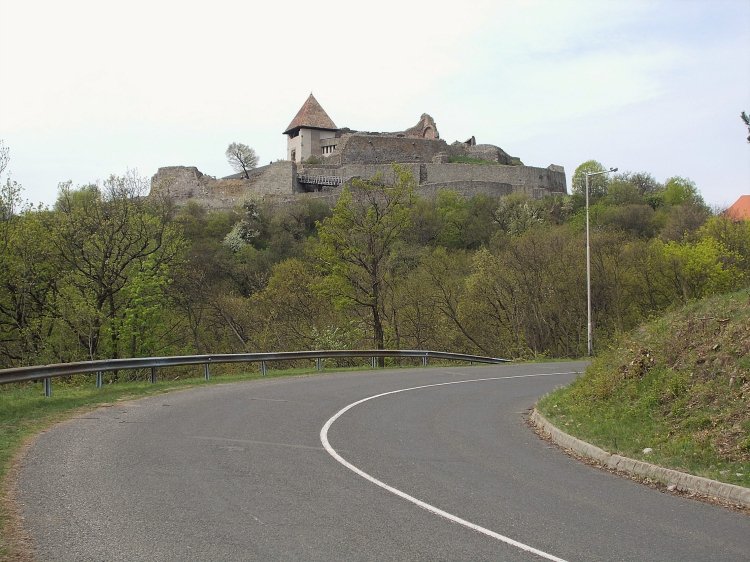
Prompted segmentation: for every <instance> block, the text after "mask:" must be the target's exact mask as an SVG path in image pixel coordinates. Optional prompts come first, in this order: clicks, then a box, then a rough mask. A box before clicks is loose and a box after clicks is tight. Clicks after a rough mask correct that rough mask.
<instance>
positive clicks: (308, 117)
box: [284, 94, 338, 162]
mask: <svg viewBox="0 0 750 562" xmlns="http://www.w3.org/2000/svg"><path fill="white" fill-rule="evenodd" d="M336 131H338V127H336V125H334V124H333V121H331V118H330V117H328V114H327V113H326V112H325V110H324V109H323V108H322V107H321V106H320V104H319V103H318V100H316V99H315V98H314V97H313V95H312V94H310V97H309V98H307V101H306V102H305V103H304V104H303V105H302V108H301V109H300V110H299V111H298V112H297V115H296V116H295V117H294V119H292V122H291V123H289V126H288V127H287V128H286V131H284V134H285V135H287V149H286V158H287V160H291V161H292V162H302V161H303V160H306V159H308V158H310V156H316V157H325V156H327V155H328V154H330V153H331V152H333V150H334V149H335V148H336V143H337V142H338V139H337V138H336Z"/></svg>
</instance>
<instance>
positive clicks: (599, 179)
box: [572, 160, 610, 201]
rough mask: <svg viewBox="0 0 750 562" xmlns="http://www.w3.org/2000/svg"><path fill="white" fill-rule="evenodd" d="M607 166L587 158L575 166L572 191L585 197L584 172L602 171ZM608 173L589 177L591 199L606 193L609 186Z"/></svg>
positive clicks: (594, 199)
mask: <svg viewBox="0 0 750 562" xmlns="http://www.w3.org/2000/svg"><path fill="white" fill-rule="evenodd" d="M606 169H607V168H605V167H604V166H602V165H601V164H600V163H599V162H597V161H596V160H587V161H586V162H584V163H583V164H581V165H580V166H578V167H577V168H576V171H575V172H574V173H573V180H572V182H573V193H575V194H578V195H580V196H582V197H586V174H587V173H589V174H591V173H595V172H604V171H606ZM609 182H610V180H609V174H599V175H596V176H592V177H590V178H589V197H590V198H591V199H592V200H593V201H597V200H598V199H601V198H602V197H604V196H605V195H607V188H608V187H609Z"/></svg>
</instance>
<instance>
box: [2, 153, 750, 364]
mask: <svg viewBox="0 0 750 562" xmlns="http://www.w3.org/2000/svg"><path fill="white" fill-rule="evenodd" d="M4 154H5V156H6V157H7V151H6V152H5V153H4ZM2 164H3V167H5V165H7V158H6V160H5V161H4V162H3V163H2ZM395 170H396V172H397V176H398V178H399V179H398V182H397V184H396V185H395V186H387V185H384V184H383V183H382V182H381V181H380V179H379V178H378V177H375V178H372V179H371V180H369V181H361V180H353V181H352V183H351V185H347V186H345V187H344V188H343V190H342V193H341V196H340V198H339V200H338V202H337V203H336V205H335V206H333V207H331V206H330V205H329V204H327V203H326V202H325V201H323V200H321V199H316V198H315V197H314V196H310V197H307V198H305V197H301V198H300V199H299V200H297V201H295V202H294V203H292V204H287V205H278V204H274V203H273V202H267V201H263V200H250V199H248V200H245V201H243V202H242V204H241V205H239V206H238V207H237V208H235V209H234V210H232V211H209V210H207V209H205V208H201V207H199V206H198V205H195V204H188V205H187V206H184V207H182V208H175V207H174V205H173V204H172V203H171V201H170V199H169V196H168V194H167V190H166V189H152V190H151V189H150V187H151V186H150V182H149V181H148V180H146V179H145V178H141V177H139V176H138V175H137V174H136V173H131V172H129V173H126V174H125V175H124V176H111V177H110V178H109V179H107V180H106V181H103V182H100V183H98V184H92V185H84V186H76V187H74V186H73V185H72V184H71V183H70V182H67V183H63V184H60V186H59V189H58V197H57V200H56V202H55V204H54V205H53V206H52V207H51V208H49V207H44V206H33V205H30V204H28V203H24V202H23V200H22V194H23V192H22V189H21V186H19V185H18V184H16V183H15V182H12V181H11V180H10V178H9V177H6V179H5V181H4V183H3V184H2V186H0V187H1V188H2V192H1V193H0V260H1V261H0V287H1V289H0V366H1V367H14V366H23V365H39V364H47V363H65V362H71V361H84V360H93V359H111V358H118V357H144V356H165V355H184V354H205V353H238V352H261V351H287V350H313V349H358V348H362V349H369V348H388V349H390V348H393V349H430V350H438V351H457V352H465V353H475V354H481V355H489V356H494V357H503V358H510V359H519V358H522V359H529V358H541V357H544V358H563V357H580V356H583V355H585V354H586V348H587V320H586V242H585V235H586V230H585V225H586V222H585V198H584V187H583V178H584V173H585V172H592V171H603V170H605V168H604V167H603V166H602V165H601V164H599V163H598V162H596V161H593V160H592V161H588V162H585V163H583V164H581V166H579V167H578V169H577V170H576V172H575V174H574V176H573V182H572V183H573V189H572V193H571V194H570V195H566V196H563V197H550V198H547V199H544V200H541V201H540V200H534V199H530V198H528V197H526V196H524V195H522V194H513V195H510V196H507V197H501V198H492V197H488V196H482V195H477V196H474V197H472V198H468V199H467V198H464V197H462V196H461V195H460V194H459V193H456V192H454V191H443V192H441V193H440V194H439V195H438V197H437V198H436V199H435V200H431V199H427V198H424V197H420V196H419V195H418V192H417V190H416V188H415V183H414V179H413V178H412V177H410V176H409V174H407V173H406V172H405V171H404V170H402V169H400V168H398V167H397V166H396V167H395ZM0 172H2V170H0ZM592 180H593V181H592V182H591V187H590V194H591V206H590V217H591V268H592V270H591V278H592V307H593V317H594V346H595V349H603V348H604V347H605V346H607V345H608V343H609V342H612V341H614V338H616V337H617V336H618V334H621V333H623V332H626V331H628V330H630V329H632V328H634V327H635V326H636V325H638V324H639V323H640V322H642V321H643V320H645V319H647V318H649V317H651V316H654V315H659V314H662V313H663V312H664V311H665V310H667V309H669V308H670V307H673V306H677V305H680V304H682V303H685V302H687V301H690V300H692V299H700V298H703V297H706V296H708V295H711V294H717V293H724V292H727V291H732V290H736V289H738V288H742V287H745V286H747V285H748V283H750V221H740V222H733V221H731V220H728V219H726V218H724V217H722V216H721V215H720V214H719V213H718V212H716V211H714V210H712V209H710V208H709V207H708V206H707V205H706V204H705V203H704V201H703V199H702V197H701V195H700V193H699V191H698V189H697V187H696V186H695V184H694V183H693V182H691V181H690V180H689V179H686V178H682V177H678V176H675V177H672V178H669V179H667V180H666V181H665V182H664V183H659V182H658V181H656V180H655V179H654V178H653V177H652V176H651V175H650V174H649V173H646V172H641V173H631V172H625V173H620V174H612V175H607V174H601V175H598V176H593V177H592ZM149 192H150V193H149Z"/></svg>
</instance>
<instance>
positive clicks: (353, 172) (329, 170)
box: [304, 164, 421, 185]
mask: <svg viewBox="0 0 750 562" xmlns="http://www.w3.org/2000/svg"><path fill="white" fill-rule="evenodd" d="M401 166H403V167H404V168H406V169H407V170H408V171H410V172H411V173H412V174H413V176H414V179H415V180H416V181H417V183H419V178H420V170H421V164H401ZM304 169H305V174H309V175H311V176H316V175H317V176H341V177H342V178H344V182H347V181H349V180H350V179H352V178H360V179H363V180H369V179H370V178H373V177H375V176H376V175H377V174H382V177H383V182H384V183H385V184H387V185H393V184H394V183H395V182H396V175H395V174H394V173H393V166H392V165H391V164H345V165H343V166H335V167H322V166H321V167H318V166H315V167H312V166H309V165H308V166H305V168H304Z"/></svg>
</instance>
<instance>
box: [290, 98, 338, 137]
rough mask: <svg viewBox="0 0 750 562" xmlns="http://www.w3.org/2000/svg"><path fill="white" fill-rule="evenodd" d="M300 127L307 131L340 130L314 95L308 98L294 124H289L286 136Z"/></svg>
mask: <svg viewBox="0 0 750 562" xmlns="http://www.w3.org/2000/svg"><path fill="white" fill-rule="evenodd" d="M300 127H305V128H307V129H326V130H331V131H336V130H338V127H337V126H336V125H334V124H333V121H331V118H330V117H328V114H327V113H326V112H325V110H324V109H323V108H322V107H321V106H320V104H319V103H318V100H316V99H315V98H314V97H313V95H312V94H310V97H309V98H307V101H306V102H305V103H304V105H303V106H302V109H300V110H299V111H298V112H297V115H296V116H295V117H294V119H292V122H291V123H289V126H288V127H287V128H286V131H284V134H287V133H288V132H289V131H293V130H294V129H298V128H300Z"/></svg>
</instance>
